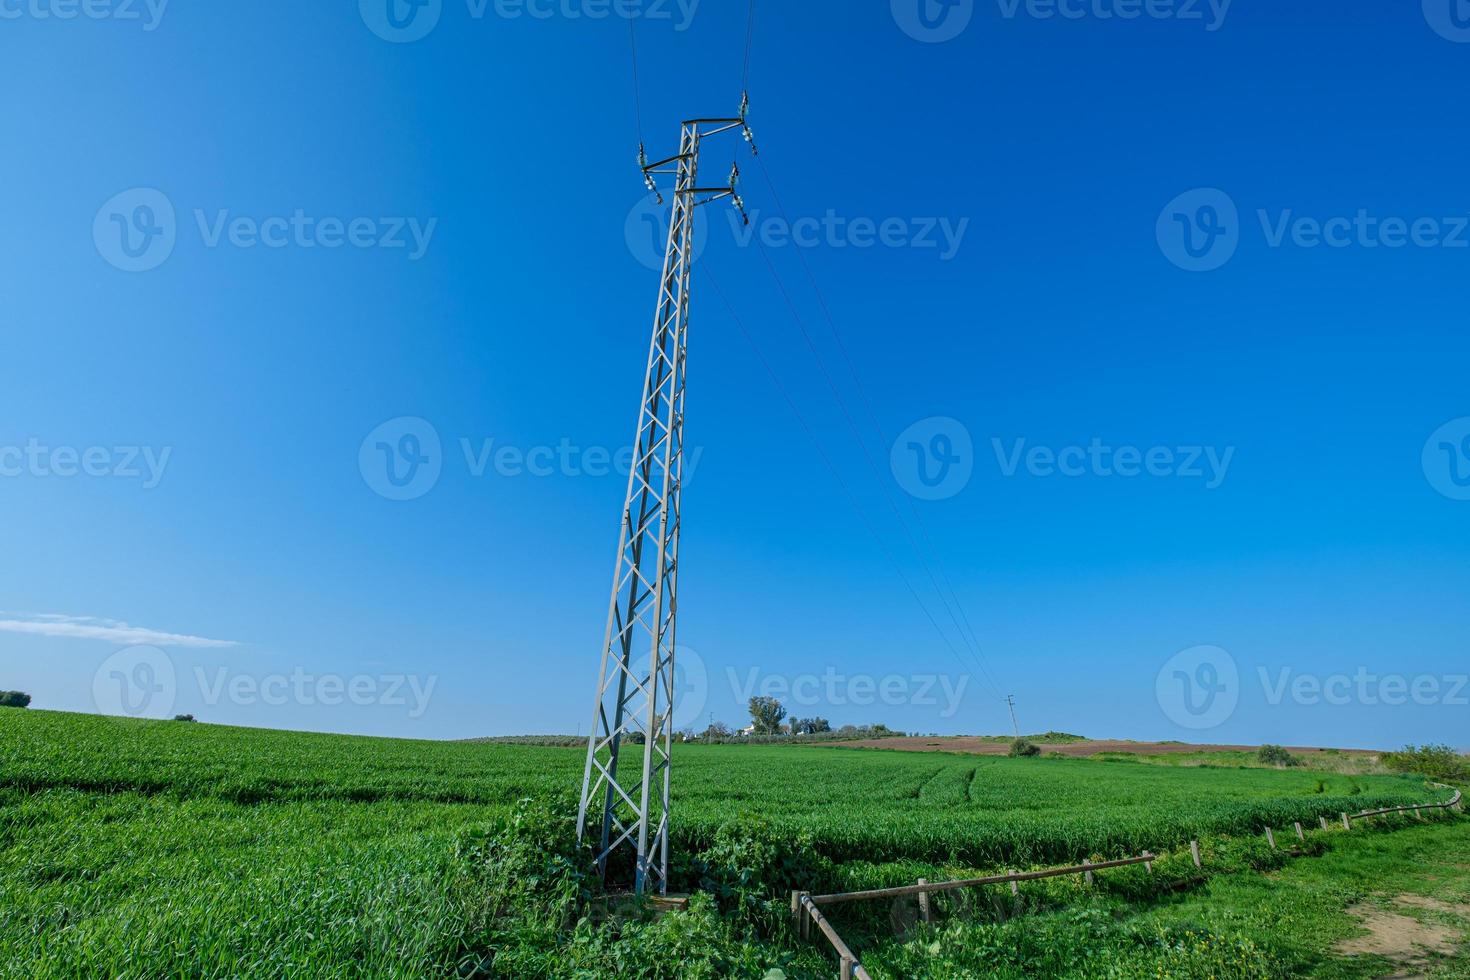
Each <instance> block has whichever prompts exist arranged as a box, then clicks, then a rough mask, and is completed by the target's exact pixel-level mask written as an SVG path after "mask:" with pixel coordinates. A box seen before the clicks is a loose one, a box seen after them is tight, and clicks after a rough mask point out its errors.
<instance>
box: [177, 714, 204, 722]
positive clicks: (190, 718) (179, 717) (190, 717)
mask: <svg viewBox="0 0 1470 980" xmlns="http://www.w3.org/2000/svg"><path fill="white" fill-rule="evenodd" d="M198 720H199V719H198V718H195V717H194V716H193V715H174V721H198Z"/></svg>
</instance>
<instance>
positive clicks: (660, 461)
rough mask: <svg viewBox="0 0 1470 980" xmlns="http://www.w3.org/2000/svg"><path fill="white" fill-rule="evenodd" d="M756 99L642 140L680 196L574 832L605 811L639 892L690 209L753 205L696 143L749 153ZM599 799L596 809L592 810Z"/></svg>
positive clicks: (660, 841) (662, 646)
mask: <svg viewBox="0 0 1470 980" xmlns="http://www.w3.org/2000/svg"><path fill="white" fill-rule="evenodd" d="M748 108H749V99H744V100H742V103H741V106H740V116H739V117H738V118H734V119H689V120H686V121H685V122H684V123H683V124H682V125H681V127H680V129H681V132H680V138H679V152H678V153H677V154H675V155H674V156H671V157H669V158H667V159H665V160H659V161H658V162H656V163H648V161H647V157H646V156H645V155H644V152H643V147H642V146H641V145H640V146H639V148H638V162H639V165H640V166H641V167H642V169H643V180H644V183H645V184H646V185H647V186H648V188H649V190H650V191H652V192H653V193H654V194H655V195H656V196H657V198H658V202H659V203H660V204H662V203H663V196H662V194H660V193H659V189H658V182H657V180H656V178H657V177H658V176H662V175H671V176H673V178H674V191H673V194H674V200H673V208H672V211H671V213H670V217H669V238H668V247H667V248H666V250H665V252H664V264H663V273H662V276H661V278H660V279H659V289H658V304H657V306H656V308H655V312H654V318H653V340H652V342H651V344H650V345H649V350H648V366H647V369H646V371H645V373H644V381H643V399H642V401H641V403H640V407H639V411H638V429H637V434H636V436H635V438H634V443H633V446H634V455H633V466H632V470H631V472H630V473H629V474H628V493H627V498H626V500H625V502H624V504H623V514H622V532H621V535H620V538H619V541H618V556H617V562H616V564H615V565H614V567H613V584H612V599H611V600H610V601H609V603H608V612H607V630H606V633H605V634H604V636H603V642H602V670H601V672H600V674H599V676H598V680H597V700H596V703H595V705H594V708H593V714H592V732H591V735H590V737H589V738H588V740H587V767H586V769H585V771H584V773H583V776H582V802H581V805H580V806H579V807H578V809H577V839H578V840H579V841H580V840H584V839H585V838H586V836H587V833H588V820H589V816H590V817H592V818H594V819H596V818H597V817H599V816H600V819H601V825H602V826H601V834H600V836H599V837H598V843H597V871H598V874H599V875H601V876H602V878H603V880H604V881H606V880H607V877H608V862H609V859H610V858H613V857H615V856H616V855H618V854H619V853H620V852H622V851H628V850H632V849H633V848H636V849H637V850H636V853H635V854H634V855H633V857H634V858H635V861H636V863H635V864H634V875H635V877H634V882H633V885H634V889H635V890H636V891H637V892H638V893H639V894H642V893H644V892H648V891H657V892H659V893H660V894H663V893H665V892H667V891H668V875H669V778H670V775H671V774H672V768H673V758H672V754H673V712H674V625H675V615H676V613H677V612H678V608H679V602H678V585H679V529H680V524H681V516H682V511H681V509H680V491H681V489H682V481H683V471H684V374H685V356H686V342H687V338H688V332H689V279H690V272H691V270H692V266H693V264H694V210H695V208H698V207H700V206H702V205H705V204H709V203H710V202H712V201H718V200H721V199H724V198H730V199H731V200H732V201H733V202H734V204H735V207H736V208H738V209H739V210H740V213H741V214H742V215H744V213H745V207H744V205H743V204H742V203H741V200H740V195H739V193H738V192H737V190H736V184H737V182H738V181H739V178H740V171H739V167H738V166H732V167H731V169H730V179H729V183H728V184H727V185H725V186H716V187H700V186H699V184H698V180H697V176H698V173H699V153H700V144H701V143H702V141H703V140H706V139H709V138H710V137H712V136H718V135H720V134H722V133H728V132H730V131H731V130H736V129H738V130H740V131H741V132H742V133H743V134H744V136H745V139H746V140H747V141H748V142H750V143H751V150H752V152H753V151H754V150H755V143H754V141H753V139H752V136H751V133H750V127H749V126H747V125H746V122H745V117H746V112H747V110H748ZM746 220H747V221H748V220H749V219H748V218H747V219H746ZM630 744H631V745H632V746H633V747H634V749H635V751H637V750H640V749H641V754H642V759H641V760H624V759H622V758H621V756H622V754H623V751H624V749H625V748H627V746H628V745H630ZM634 761H641V763H642V764H641V765H640V766H637V768H636V769H633V771H632V772H630V771H629V769H630V766H628V764H627V763H628V762H634ZM599 805H600V814H599V813H597V812H594V811H595V810H596V809H597V807H598V806H599Z"/></svg>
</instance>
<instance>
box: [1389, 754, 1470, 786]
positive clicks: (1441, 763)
mask: <svg viewBox="0 0 1470 980" xmlns="http://www.w3.org/2000/svg"><path fill="white" fill-rule="evenodd" d="M1383 764H1384V765H1385V766H1387V767H1388V768H1390V769H1392V770H1393V771H1394V772H1412V773H1418V774H1419V775H1421V776H1428V777H1429V778H1430V779H1439V780H1444V781H1447V782H1456V781H1458V782H1466V781H1470V758H1467V757H1466V756H1463V755H1461V754H1460V753H1458V752H1456V751H1455V750H1454V749H1452V748H1450V747H1449V746H1448V745H1424V746H1420V747H1418V748H1415V747H1414V746H1412V745H1409V746H1405V748H1404V750H1403V751H1402V752H1388V753H1386V754H1385V755H1384V756H1383Z"/></svg>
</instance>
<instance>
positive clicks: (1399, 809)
mask: <svg viewBox="0 0 1470 980" xmlns="http://www.w3.org/2000/svg"><path fill="white" fill-rule="evenodd" d="M1462 798H1463V794H1462V793H1461V792H1460V791H1459V790H1455V796H1454V799H1452V800H1450V801H1449V802H1448V803H1421V804H1419V805H1418V806H1391V807H1387V808H1385V809H1382V810H1364V811H1363V812H1362V813H1350V814H1349V813H1345V814H1343V817H1344V819H1346V820H1362V819H1364V818H1365V817H1381V816H1383V815H1384V814H1385V813H1408V812H1409V811H1410V810H1413V811H1414V812H1415V813H1418V812H1419V811H1420V810H1450V809H1453V808H1454V807H1457V806H1459V805H1460V800H1461V799H1462Z"/></svg>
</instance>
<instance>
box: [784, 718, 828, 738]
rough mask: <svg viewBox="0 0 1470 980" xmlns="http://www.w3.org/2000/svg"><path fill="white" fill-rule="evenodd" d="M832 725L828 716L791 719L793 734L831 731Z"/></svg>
mask: <svg viewBox="0 0 1470 980" xmlns="http://www.w3.org/2000/svg"><path fill="white" fill-rule="evenodd" d="M831 730H832V726H831V725H830V724H828V722H827V719H826V718H793V719H791V734H793V735H821V734H824V733H826V732H830V731H831Z"/></svg>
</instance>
